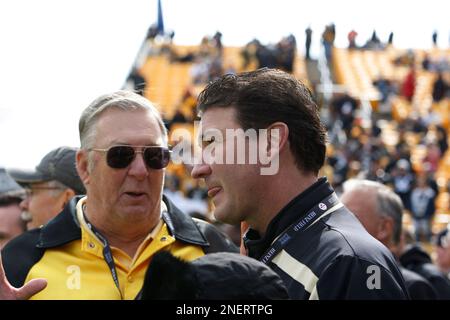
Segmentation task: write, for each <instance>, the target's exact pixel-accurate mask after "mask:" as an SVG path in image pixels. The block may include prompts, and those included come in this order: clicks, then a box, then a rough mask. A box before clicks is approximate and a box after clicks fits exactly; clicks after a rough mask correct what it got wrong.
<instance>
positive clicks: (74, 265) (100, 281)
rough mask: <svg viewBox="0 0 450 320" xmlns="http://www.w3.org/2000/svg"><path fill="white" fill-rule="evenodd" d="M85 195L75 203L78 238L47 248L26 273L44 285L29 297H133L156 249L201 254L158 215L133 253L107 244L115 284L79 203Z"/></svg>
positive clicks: (182, 254) (186, 256) (192, 256)
mask: <svg viewBox="0 0 450 320" xmlns="http://www.w3.org/2000/svg"><path fill="white" fill-rule="evenodd" d="M85 201H86V198H83V199H81V200H80V201H79V202H78V203H77V218H78V221H79V224H80V227H81V239H79V240H75V241H72V242H70V243H67V244H65V245H63V246H60V247H56V248H51V249H47V250H46V251H45V253H44V255H43V256H42V258H41V260H40V261H39V262H37V263H36V264H35V265H34V266H33V267H32V268H31V269H30V272H29V273H28V275H27V278H26V280H25V283H26V282H28V281H30V280H31V279H36V278H45V279H47V281H48V285H47V288H45V289H44V290H43V291H41V292H39V293H37V294H36V295H34V296H33V297H32V298H31V299H51V300H53V299H55V300H56V299H64V300H66V299H85V300H94V299H105V300H118V299H127V300H129V299H134V298H135V297H136V295H137V294H138V293H139V291H140V290H141V288H142V284H143V281H144V276H145V272H146V270H147V266H148V263H149V261H150V259H151V257H152V256H153V255H154V254H155V253H156V252H158V251H160V250H167V251H170V252H171V253H172V254H173V255H174V256H177V257H180V258H182V259H184V260H187V261H191V260H194V259H196V258H199V257H201V256H203V255H204V252H203V249H202V248H201V247H200V246H195V245H191V244H186V243H183V242H180V241H177V240H176V239H175V238H174V237H172V236H171V235H170V234H169V232H168V229H167V225H166V224H165V223H164V221H163V220H162V219H161V220H160V222H159V223H158V225H157V226H156V227H155V228H154V229H153V230H152V231H151V232H150V233H149V235H148V236H147V237H146V239H145V240H144V241H143V242H142V244H141V245H140V246H139V248H138V250H137V251H136V254H135V256H134V257H130V256H128V254H126V253H125V252H124V251H122V250H120V249H119V248H115V247H111V251H112V254H113V257H114V263H115V267H116V272H117V276H118V280H119V286H120V291H119V289H118V288H117V286H116V284H115V282H114V280H113V277H112V275H111V270H110V269H109V267H108V265H107V263H106V262H105V260H104V257H103V244H102V241H100V239H98V238H97V237H96V236H95V234H94V233H93V232H92V231H91V230H90V228H89V227H88V226H87V224H86V221H85V219H84V216H83V212H82V206H83V204H84V203H85Z"/></svg>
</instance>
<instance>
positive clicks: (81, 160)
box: [76, 149, 89, 186]
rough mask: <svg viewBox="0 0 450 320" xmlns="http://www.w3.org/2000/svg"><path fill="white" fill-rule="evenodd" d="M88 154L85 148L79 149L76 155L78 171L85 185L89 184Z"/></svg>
mask: <svg viewBox="0 0 450 320" xmlns="http://www.w3.org/2000/svg"><path fill="white" fill-rule="evenodd" d="M88 155H89V154H88V152H87V151H86V150H83V149H80V150H78V151H77V155H76V164H77V172H78V175H79V176H80V178H81V181H82V182H83V184H84V185H85V186H86V185H88V184H89V161H88Z"/></svg>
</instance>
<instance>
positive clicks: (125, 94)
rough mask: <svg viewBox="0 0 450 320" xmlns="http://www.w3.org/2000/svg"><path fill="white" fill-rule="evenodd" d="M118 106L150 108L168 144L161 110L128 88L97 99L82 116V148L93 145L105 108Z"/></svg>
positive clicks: (124, 109) (126, 109)
mask: <svg viewBox="0 0 450 320" xmlns="http://www.w3.org/2000/svg"><path fill="white" fill-rule="evenodd" d="M111 108H116V109H120V110H123V111H131V110H138V109H142V110H148V111H150V112H151V113H152V114H153V115H154V116H155V119H156V120H157V121H158V125H159V128H160V129H161V133H162V136H163V141H164V143H166V144H167V129H166V127H165V126H164V123H163V121H162V119H161V115H160V113H159V111H158V110H157V109H156V108H155V106H154V105H153V104H152V103H151V102H150V101H149V100H147V99H146V98H144V97H142V96H140V95H138V94H136V93H134V92H132V91H126V90H120V91H116V92H113V93H110V94H105V95H102V96H100V97H98V98H97V99H95V100H94V101H93V102H92V103H91V104H90V105H89V106H88V107H87V108H86V109H84V111H83V113H82V114H81V117H80V122H79V126H78V127H79V131H80V144H81V149H88V148H92V147H93V145H92V144H93V140H94V136H95V124H96V122H97V120H98V117H99V115H100V114H102V113H103V112H104V111H105V110H108V109H111Z"/></svg>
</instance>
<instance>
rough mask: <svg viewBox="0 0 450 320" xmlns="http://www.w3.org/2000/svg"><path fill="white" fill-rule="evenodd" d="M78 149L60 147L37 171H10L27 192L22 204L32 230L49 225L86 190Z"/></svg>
mask: <svg viewBox="0 0 450 320" xmlns="http://www.w3.org/2000/svg"><path fill="white" fill-rule="evenodd" d="M77 150H78V149H77V148H70V147H59V148H56V149H54V150H52V151H50V152H49V153H47V154H46V155H45V156H44V157H43V158H42V160H41V161H40V163H39V164H38V165H37V166H36V168H35V169H34V170H19V169H9V170H8V173H9V174H10V175H11V177H12V178H13V179H14V180H16V182H18V183H19V184H21V185H22V186H23V187H25V189H26V190H27V196H26V198H25V199H24V200H23V201H22V202H21V203H20V207H21V209H22V217H23V218H24V219H25V220H27V221H28V224H27V227H28V229H34V228H38V227H40V226H42V225H45V224H46V223H47V222H48V221H49V220H51V219H52V218H53V217H55V216H56V215H57V214H58V213H60V212H61V210H62V209H63V208H64V206H65V205H66V204H67V203H69V201H70V200H71V199H72V198H73V197H74V196H75V195H81V194H85V193H86V190H85V188H84V186H83V183H82V182H81V179H80V177H79V176H78V173H77V170H76V167H75V154H76V152H77Z"/></svg>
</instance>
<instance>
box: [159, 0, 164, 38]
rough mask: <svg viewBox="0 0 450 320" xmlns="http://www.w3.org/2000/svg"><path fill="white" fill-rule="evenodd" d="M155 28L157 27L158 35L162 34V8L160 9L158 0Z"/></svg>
mask: <svg viewBox="0 0 450 320" xmlns="http://www.w3.org/2000/svg"><path fill="white" fill-rule="evenodd" d="M157 27H158V34H162V35H163V34H164V20H163V15H162V7H161V0H158V21H157Z"/></svg>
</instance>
